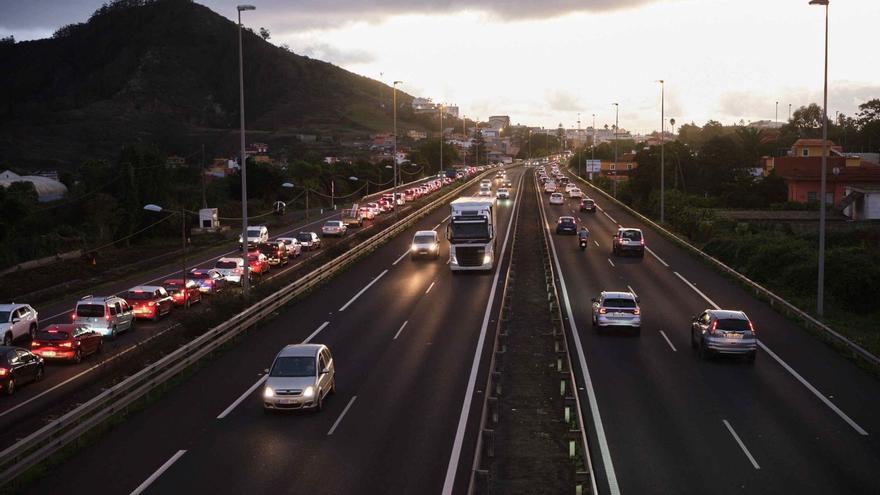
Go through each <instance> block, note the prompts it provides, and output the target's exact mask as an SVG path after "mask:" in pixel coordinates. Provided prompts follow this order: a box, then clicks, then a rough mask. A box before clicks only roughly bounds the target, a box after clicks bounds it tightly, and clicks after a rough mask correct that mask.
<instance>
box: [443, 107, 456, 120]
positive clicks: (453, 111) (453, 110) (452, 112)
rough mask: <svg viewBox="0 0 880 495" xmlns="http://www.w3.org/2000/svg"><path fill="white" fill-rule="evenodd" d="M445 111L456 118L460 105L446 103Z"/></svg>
mask: <svg viewBox="0 0 880 495" xmlns="http://www.w3.org/2000/svg"><path fill="white" fill-rule="evenodd" d="M443 113H445V114H446V115H447V116H449V117H452V118H454V119H457V118H458V105H444V106H443Z"/></svg>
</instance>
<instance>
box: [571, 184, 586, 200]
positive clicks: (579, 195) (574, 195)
mask: <svg viewBox="0 0 880 495" xmlns="http://www.w3.org/2000/svg"><path fill="white" fill-rule="evenodd" d="M568 197H569V198H578V199H580V198H582V197H584V193H583V191H581V190H580V189H578V188H577V187H573V188H571V189H569V190H568Z"/></svg>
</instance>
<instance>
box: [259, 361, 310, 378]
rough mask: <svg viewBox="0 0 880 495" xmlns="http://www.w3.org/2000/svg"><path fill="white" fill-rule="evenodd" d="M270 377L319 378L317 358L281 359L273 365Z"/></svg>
mask: <svg viewBox="0 0 880 495" xmlns="http://www.w3.org/2000/svg"><path fill="white" fill-rule="evenodd" d="M269 376H280V377H297V376H317V371H316V369H315V358H313V357H301V356H286V357H279V358H278V359H276V360H275V362H274V363H272V369H271V370H270V371H269Z"/></svg>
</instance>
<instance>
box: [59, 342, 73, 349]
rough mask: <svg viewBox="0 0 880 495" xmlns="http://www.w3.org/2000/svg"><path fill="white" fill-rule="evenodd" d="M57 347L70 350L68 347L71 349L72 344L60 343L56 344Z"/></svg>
mask: <svg viewBox="0 0 880 495" xmlns="http://www.w3.org/2000/svg"><path fill="white" fill-rule="evenodd" d="M58 347H67V348H70V347H73V344H72V343H70V342H62V343H60V344H58Z"/></svg>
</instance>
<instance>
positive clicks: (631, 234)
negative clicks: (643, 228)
mask: <svg viewBox="0 0 880 495" xmlns="http://www.w3.org/2000/svg"><path fill="white" fill-rule="evenodd" d="M620 237H621V238H623V239H629V240H630V241H640V240H642V233H641V232H639V231H638V230H624V231H623V232H621V233H620Z"/></svg>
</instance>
